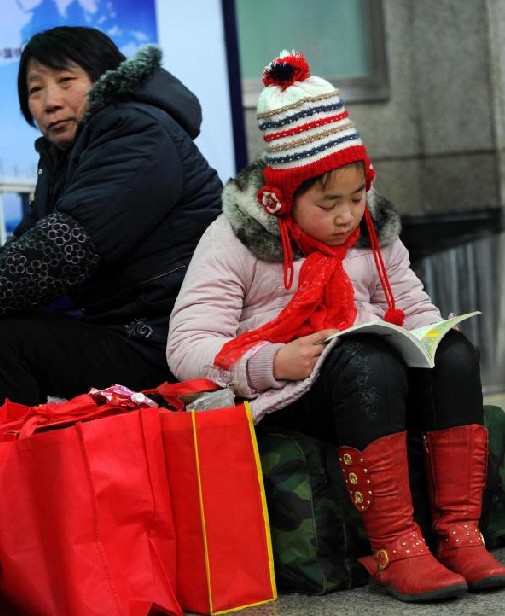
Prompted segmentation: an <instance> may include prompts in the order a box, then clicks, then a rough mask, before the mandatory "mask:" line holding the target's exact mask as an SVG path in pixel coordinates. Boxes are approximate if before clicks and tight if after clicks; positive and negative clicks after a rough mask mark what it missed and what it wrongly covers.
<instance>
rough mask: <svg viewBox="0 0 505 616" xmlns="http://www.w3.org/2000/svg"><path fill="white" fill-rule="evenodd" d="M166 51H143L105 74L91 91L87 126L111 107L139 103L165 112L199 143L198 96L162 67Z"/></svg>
mask: <svg viewBox="0 0 505 616" xmlns="http://www.w3.org/2000/svg"><path fill="white" fill-rule="evenodd" d="M161 60H162V51H161V49H160V48H159V47H157V46H155V45H146V46H145V47H141V48H140V49H139V50H138V51H137V53H136V54H135V56H134V57H133V58H130V59H127V60H125V61H124V62H122V63H121V64H120V65H119V66H118V67H117V69H114V70H110V71H107V72H105V73H104V74H103V75H102V76H101V77H100V79H98V80H97V81H96V82H95V83H94V84H93V87H92V88H91V90H90V93H89V103H88V109H87V112H86V115H85V116H84V120H83V122H86V121H88V120H89V118H90V117H91V116H93V115H95V114H97V113H98V112H99V111H101V110H102V109H104V108H105V107H107V105H109V104H111V103H118V102H125V101H137V102H140V103H147V104H150V105H154V106H155V107H159V108H160V109H163V110H164V111H166V112H167V113H168V114H170V115H171V116H172V117H173V118H174V120H176V121H177V123H178V124H180V125H181V126H182V127H183V128H184V130H185V131H186V132H187V133H188V134H189V135H190V137H191V138H192V139H195V138H196V137H197V136H198V134H199V132H200V124H201V122H202V113H201V108H200V103H199V102H198V99H197V98H196V96H195V95H194V94H193V93H192V92H190V90H188V89H187V88H186V86H185V85H184V84H183V83H182V82H181V81H179V79H177V77H174V76H173V75H172V74H171V73H169V72H168V71H167V70H165V69H164V68H162V67H161Z"/></svg>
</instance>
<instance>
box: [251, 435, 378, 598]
mask: <svg viewBox="0 0 505 616" xmlns="http://www.w3.org/2000/svg"><path fill="white" fill-rule="evenodd" d="M258 446H259V452H260V459H261V465H262V468H263V480H264V484H265V494H266V499H267V505H268V512H269V516H270V530H271V534H272V548H273V556H274V563H275V576H276V582H277V587H278V588H279V590H281V591H285V592H305V593H311V594H325V593H328V592H331V591H334V590H343V589H346V588H353V587H356V586H363V585H364V584H366V583H367V581H368V574H367V572H366V570H365V568H364V567H363V566H362V565H361V564H360V563H359V562H358V560H357V559H358V558H359V557H361V556H366V555H368V554H370V545H369V543H368V539H367V537H366V533H365V529H364V527H363V523H362V521H361V518H360V516H359V514H358V512H357V511H356V510H355V509H354V507H353V505H352V504H351V500H350V499H349V497H348V495H347V490H346V488H345V485H344V481H343V478H342V473H341V471H340V466H339V463H338V455H337V450H336V448H335V446H333V445H329V444H327V443H324V442H322V441H320V440H318V439H315V438H313V437H310V436H307V435H304V434H302V433H299V432H289V433H288V434H279V433H266V434H260V435H259V436H258Z"/></svg>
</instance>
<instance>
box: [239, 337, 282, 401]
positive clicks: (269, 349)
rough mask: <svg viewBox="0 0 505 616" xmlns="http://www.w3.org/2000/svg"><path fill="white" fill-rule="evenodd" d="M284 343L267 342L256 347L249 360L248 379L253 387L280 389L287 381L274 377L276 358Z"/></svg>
mask: <svg viewBox="0 0 505 616" xmlns="http://www.w3.org/2000/svg"><path fill="white" fill-rule="evenodd" d="M283 346H284V345H283V344H272V343H270V342H265V343H263V344H261V345H260V346H258V347H256V348H255V349H254V350H253V352H252V353H251V355H250V357H249V358H248V360H247V380H248V382H249V386H250V387H251V389H254V390H256V391H259V392H261V391H265V390H267V389H280V388H281V387H283V386H284V384H285V381H277V380H276V378H275V377H274V358H275V354H276V353H277V351H278V350H279V349H280V348H282V347H283Z"/></svg>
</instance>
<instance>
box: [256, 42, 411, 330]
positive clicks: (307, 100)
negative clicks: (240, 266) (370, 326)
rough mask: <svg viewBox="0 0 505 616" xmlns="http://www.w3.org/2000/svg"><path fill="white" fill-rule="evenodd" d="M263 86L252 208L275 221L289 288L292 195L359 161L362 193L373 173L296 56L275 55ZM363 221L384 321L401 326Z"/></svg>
mask: <svg viewBox="0 0 505 616" xmlns="http://www.w3.org/2000/svg"><path fill="white" fill-rule="evenodd" d="M263 84H264V85H265V88H264V89H263V91H262V93H261V94H260V97H259V100H258V107H257V117H258V124H259V128H260V130H261V131H262V133H263V140H264V141H265V144H266V148H265V162H266V167H265V168H264V170H263V180H264V182H265V184H264V185H263V186H262V188H261V189H260V190H259V191H258V202H259V203H260V205H262V206H263V208H264V209H265V211H266V212H267V213H268V214H271V215H273V216H276V217H277V219H278V222H279V229H280V235H281V241H282V247H283V252H284V285H285V286H286V288H289V287H291V285H292V283H293V251H292V246H291V238H290V235H289V231H288V225H287V224H286V218H287V217H289V216H290V215H291V208H292V205H293V195H294V193H295V191H296V189H297V188H298V187H299V186H300V185H301V184H302V183H303V182H305V181H306V180H308V179H310V178H313V177H315V176H318V175H321V174H323V173H327V172H328V171H331V170H332V169H337V168H338V167H342V166H343V165H347V164H349V163H353V162H358V161H361V162H362V163H363V167H364V172H365V182H366V189H367V191H368V190H369V189H370V186H371V184H372V181H373V179H374V177H375V172H374V169H373V166H372V163H371V162H370V159H369V158H368V153H367V151H366V148H365V146H364V145H363V142H362V141H361V138H360V136H359V134H358V132H357V130H356V128H355V126H354V123H353V122H352V121H351V119H350V117H349V112H348V111H347V110H346V109H345V106H344V103H343V101H342V100H341V98H340V96H339V91H338V89H337V88H335V87H334V86H333V85H332V84H331V83H329V82H328V81H326V80H325V79H322V78H321V77H315V76H311V74H310V68H309V65H308V63H307V61H306V60H305V58H304V56H303V55H302V54H301V53H298V52H295V51H292V52H288V51H283V52H281V54H280V56H279V57H278V58H276V59H275V60H273V61H272V62H271V63H270V64H269V65H268V66H267V67H265V69H264V70H263ZM364 218H365V221H366V225H367V230H368V234H369V236H370V243H371V247H372V251H373V256H374V260H375V265H376V268H377V272H378V275H379V279H380V281H381V284H382V287H383V289H384V293H385V295H386V301H387V304H388V310H387V312H386V315H385V319H386V320H387V321H391V322H393V323H397V324H398V325H401V324H402V323H403V319H404V315H403V312H402V311H401V310H397V309H396V307H395V300H394V297H393V293H392V291H391V286H390V284H389V279H388V276H387V273H386V268H385V265H384V261H383V259H382V254H381V250H380V246H379V241H378V239H377V236H376V233H375V228H374V223H373V220H372V217H371V215H370V212H369V211H368V208H365V214H364Z"/></svg>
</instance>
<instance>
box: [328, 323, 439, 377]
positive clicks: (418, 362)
mask: <svg viewBox="0 0 505 616" xmlns="http://www.w3.org/2000/svg"><path fill="white" fill-rule="evenodd" d="M357 333H367V334H378V335H380V336H382V337H383V338H386V339H387V341H388V342H389V344H391V345H392V346H393V347H395V348H396V349H397V350H398V351H399V352H400V354H401V355H402V357H403V359H404V360H405V362H406V363H407V364H408V365H409V366H411V367H412V368H432V367H433V363H432V362H431V360H430V358H429V357H428V356H427V354H426V352H425V350H424V347H423V344H422V343H421V341H420V340H418V339H417V338H416V337H415V336H414V335H413V334H412V332H409V331H408V330H406V329H404V328H403V327H399V326H398V325H393V324H392V323H387V322H386V321H382V320H378V321H369V322H368V323H362V324H360V325H354V326H353V327H349V328H348V329H346V330H344V331H342V332H338V333H336V334H333V335H332V336H329V337H328V338H327V339H326V340H325V342H329V341H330V340H332V339H333V338H345V337H346V336H352V335H353V334H357Z"/></svg>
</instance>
